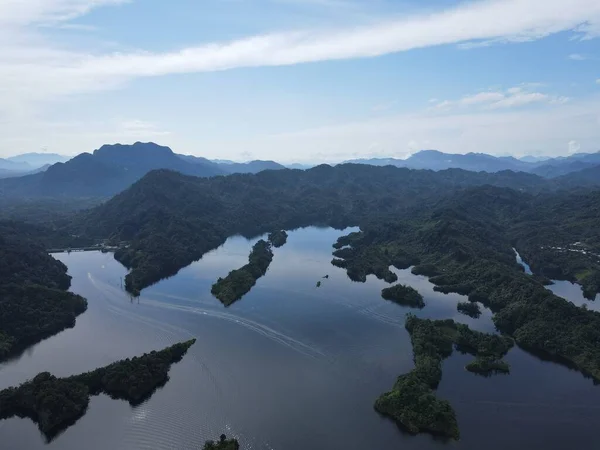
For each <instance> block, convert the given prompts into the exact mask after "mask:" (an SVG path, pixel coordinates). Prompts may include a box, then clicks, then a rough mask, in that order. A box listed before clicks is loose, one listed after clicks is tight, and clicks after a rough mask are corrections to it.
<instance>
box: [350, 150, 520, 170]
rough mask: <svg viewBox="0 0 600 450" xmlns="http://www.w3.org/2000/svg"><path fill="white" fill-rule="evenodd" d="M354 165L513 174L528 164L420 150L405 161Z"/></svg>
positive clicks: (358, 161) (383, 160)
mask: <svg viewBox="0 0 600 450" xmlns="http://www.w3.org/2000/svg"><path fill="white" fill-rule="evenodd" d="M347 162H350V163H356V164H369V165H373V166H387V165H391V166H396V167H407V168H409V169H429V170H435V171H438V170H445V169H464V170H470V171H473V172H481V171H484V172H492V173H493V172H500V171H502V170H512V171H515V172H518V171H521V172H527V171H528V170H527V169H528V168H529V167H530V163H526V162H523V161H519V160H518V159H516V158H513V157H496V156H492V155H486V154H485V153H467V154H466V155H458V154H451V153H443V152H440V151H437V150H422V151H420V152H417V153H415V154H414V155H412V156H410V157H409V158H407V159H394V158H374V159H356V160H351V161H347Z"/></svg>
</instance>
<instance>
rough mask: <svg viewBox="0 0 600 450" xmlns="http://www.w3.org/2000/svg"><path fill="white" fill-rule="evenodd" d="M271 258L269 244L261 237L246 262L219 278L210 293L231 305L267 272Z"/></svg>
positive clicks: (225, 303) (226, 304)
mask: <svg viewBox="0 0 600 450" xmlns="http://www.w3.org/2000/svg"><path fill="white" fill-rule="evenodd" d="M272 260H273V251H272V250H271V244H270V243H268V242H267V241H264V240H262V239H261V240H260V241H258V242H257V243H256V244H254V247H252V251H251V252H250V257H249V261H248V264H246V265H245V266H243V267H242V268H240V269H235V270H232V271H231V272H229V275H227V276H226V277H225V278H219V279H218V280H217V282H216V283H215V284H213V286H212V289H211V292H212V294H213V295H214V296H215V297H217V298H218V299H219V300H220V301H221V303H223V304H224V305H225V306H229V305H231V304H232V303H234V302H236V301H238V300H239V299H241V298H242V297H243V296H244V295H246V294H247V293H248V292H250V289H252V287H253V286H254V285H255V284H256V280H258V279H259V278H260V277H262V276H263V275H264V274H265V273H267V269H268V268H269V265H270V264H271V261H272Z"/></svg>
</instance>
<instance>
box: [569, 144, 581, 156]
mask: <svg viewBox="0 0 600 450" xmlns="http://www.w3.org/2000/svg"><path fill="white" fill-rule="evenodd" d="M568 148H569V154H570V155H573V154H575V153H577V152H579V150H581V145H580V144H579V142H577V141H569V143H568Z"/></svg>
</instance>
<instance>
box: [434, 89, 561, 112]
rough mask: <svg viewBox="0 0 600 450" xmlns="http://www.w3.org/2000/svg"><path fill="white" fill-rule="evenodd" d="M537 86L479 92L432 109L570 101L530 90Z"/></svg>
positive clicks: (497, 106) (512, 106)
mask: <svg viewBox="0 0 600 450" xmlns="http://www.w3.org/2000/svg"><path fill="white" fill-rule="evenodd" d="M535 86H540V84H539V83H523V84H521V85H519V86H515V87H511V88H508V89H506V90H505V91H499V90H498V91H484V92H479V93H477V94H474V95H467V96H465V97H463V98H461V99H459V100H456V101H450V100H445V101H443V102H441V103H438V104H437V105H435V106H434V107H433V108H432V109H433V110H441V111H447V110H449V109H450V108H452V107H459V108H467V107H477V106H478V107H481V108H485V109H501V108H514V107H519V106H525V105H531V104H534V103H546V104H553V105H560V104H564V103H566V102H568V101H569V98H568V97H563V96H557V95H548V94H544V93H541V92H533V91H530V90H529V88H530V87H535Z"/></svg>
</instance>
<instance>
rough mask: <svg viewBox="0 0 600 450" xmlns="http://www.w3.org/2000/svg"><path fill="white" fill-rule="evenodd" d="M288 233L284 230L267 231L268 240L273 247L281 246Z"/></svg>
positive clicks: (285, 240)
mask: <svg viewBox="0 0 600 450" xmlns="http://www.w3.org/2000/svg"><path fill="white" fill-rule="evenodd" d="M287 238H288V234H287V233H286V232H285V231H284V230H279V231H274V232H272V233H269V242H270V243H271V245H273V247H275V248H279V247H283V246H284V245H285V243H286V242H287Z"/></svg>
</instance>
